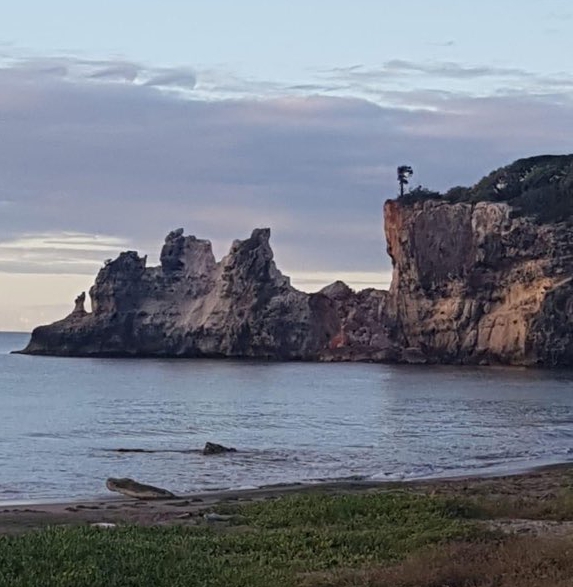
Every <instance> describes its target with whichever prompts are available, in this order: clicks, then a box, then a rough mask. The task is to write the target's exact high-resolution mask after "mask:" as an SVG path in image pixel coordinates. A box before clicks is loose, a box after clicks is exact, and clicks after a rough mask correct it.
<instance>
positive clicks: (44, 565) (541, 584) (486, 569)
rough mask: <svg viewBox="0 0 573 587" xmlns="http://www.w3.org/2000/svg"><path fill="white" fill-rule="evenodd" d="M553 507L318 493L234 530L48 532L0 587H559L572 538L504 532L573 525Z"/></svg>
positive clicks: (216, 526) (226, 510) (233, 514)
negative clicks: (520, 521)
mask: <svg viewBox="0 0 573 587" xmlns="http://www.w3.org/2000/svg"><path fill="white" fill-rule="evenodd" d="M546 501H547V504H548V505H547V506H546V508H545V509H543V508H535V507H534V498H533V496H531V500H530V501H527V500H525V501H520V499H519V497H516V496H513V497H508V496H504V497H495V496H492V494H491V493H487V492H484V493H480V492H479V491H478V492H477V493H475V494H472V495H464V494H463V493H462V494H452V493H451V491H450V490H446V491H441V490H440V487H438V489H437V490H436V491H434V490H432V491H431V492H428V491H411V490H396V489H394V490H385V491H380V490H376V491H375V492H365V493H359V494H356V493H354V494H337V495H331V494H328V493H324V492H321V491H316V492H310V493H306V494H299V495H290V496H284V497H280V498H277V499H270V500H266V501H255V502H249V503H244V504H243V503H240V502H239V503H231V502H229V503H224V504H220V505H219V506H217V507H216V508H215V511H216V512H217V513H218V514H219V519H225V520H227V517H228V516H230V521H227V522H225V523H208V522H207V521H206V520H205V518H204V517H203V515H197V516H196V520H195V522H194V524H193V525H190V524H188V525H156V526H151V527H141V526H133V525H132V526H118V527H116V528H110V529H103V528H98V527H90V526H76V527H73V526H67V527H49V528H46V529H43V530H39V531H34V532H28V533H25V534H23V535H20V536H4V537H0V586H2V587H4V586H6V587H7V586H10V587H77V586H80V585H81V586H85V587H104V586H105V587H135V586H137V587H140V586H146V585H150V586H154V587H162V586H169V587H183V586H185V587H193V586H206V587H207V586H208V587H263V586H265V587H267V586H271V585H272V586H273V587H287V586H289V587H294V586H300V587H350V586H356V587H357V586H370V587H436V586H450V587H453V586H455V587H486V586H487V587H489V586H491V585H496V586H499V587H517V586H518V585H519V587H533V586H534V585H535V587H560V586H562V585H563V586H564V585H569V583H568V582H567V581H568V580H570V577H571V576H573V557H572V556H571V555H572V554H573V542H571V539H570V538H569V539H566V538H563V537H562V536H561V537H559V536H555V535H537V534H535V533H531V532H529V533H525V534H524V533H523V532H522V533H521V534H519V535H515V534H511V533H509V534H508V533H507V532H505V531H502V527H503V526H502V525H500V526H496V524H495V520H496V519H498V518H500V519H502V520H505V519H506V517H507V515H508V514H510V515H511V516H517V517H522V516H524V515H527V516H533V517H534V518H536V519H538V520H543V519H545V518H546V517H547V516H549V517H550V518H551V519H563V518H565V519H573V508H571V503H572V500H571V496H570V495H569V493H568V491H566V490H565V491H561V490H560V491H559V492H558V495H555V496H553V498H552V499H550V500H546ZM521 507H523V508H524V509H520V508H521ZM561 508H563V509H562V511H561V512H560V511H559V510H560V509H561ZM486 520H487V521H486ZM504 523H505V522H504ZM535 523H536V524H538V526H535V524H534V523H533V522H531V524H533V525H532V526H531V525H530V529H531V528H537V529H539V528H542V526H539V524H543V523H546V522H541V521H539V522H535Z"/></svg>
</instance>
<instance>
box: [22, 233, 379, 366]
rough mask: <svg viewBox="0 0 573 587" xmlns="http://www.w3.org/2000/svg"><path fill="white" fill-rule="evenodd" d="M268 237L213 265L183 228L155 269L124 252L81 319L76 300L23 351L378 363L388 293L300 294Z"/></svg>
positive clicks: (100, 279)
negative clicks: (353, 359)
mask: <svg viewBox="0 0 573 587" xmlns="http://www.w3.org/2000/svg"><path fill="white" fill-rule="evenodd" d="M269 237H270V230H269V229H257V230H255V231H253V233H252V235H251V237H250V238H248V239H246V240H243V241H235V242H234V243H233V245H232V246H231V250H230V252H229V254H228V255H227V256H226V257H224V258H223V259H222V260H221V261H220V262H218V263H217V262H216V260H215V257H214V256H213V252H212V250H211V243H210V242H209V241H206V240H200V239H197V238H195V237H194V236H184V235H183V230H181V229H179V230H176V231H173V232H171V233H170V234H169V235H168V236H167V238H166V240H165V244H164V246H163V249H162V251H161V257H160V259H161V265H160V266H158V267H149V268H148V267H146V258H145V257H140V256H139V255H138V254H137V253H136V252H134V251H127V252H125V253H121V254H120V255H119V257H118V258H117V259H115V260H114V261H108V262H107V263H106V264H105V266H104V267H103V268H102V269H101V270H100V272H99V274H98V275H97V278H96V280H95V284H94V286H93V287H92V288H91V289H90V292H89V293H90V298H91V305H92V311H91V312H86V311H85V309H84V299H85V296H84V295H82V296H80V297H79V298H78V299H77V300H76V306H75V308H74V311H73V312H72V313H71V314H70V315H69V316H67V317H66V318H64V319H63V320H61V321H59V322H55V323H54V324H51V325H49V326H40V327H38V328H36V329H35V330H34V332H33V334H32V339H31V341H30V343H29V345H28V346H27V348H26V349H25V350H24V351H23V352H25V353H28V354H44V355H62V356H169V357H241V358H245V357H252V358H268V359H279V360H319V359H321V358H326V359H328V360H339V359H344V358H346V356H347V353H350V354H351V355H352V356H356V357H357V358H361V359H368V358H369V357H370V354H369V353H372V352H374V353H376V354H377V355H376V356H378V355H379V356H380V357H383V355H384V352H385V350H384V346H385V345H387V341H386V339H385V338H384V327H383V326H382V325H381V324H380V323H379V322H378V321H375V322H372V320H371V318H373V317H379V316H381V315H382V313H383V305H384V303H385V296H386V294H385V293H384V292H374V291H373V290H370V291H367V292H360V293H358V294H356V293H354V292H352V290H350V289H348V288H346V290H345V291H344V292H343V294H341V295H339V292H338V293H337V291H338V290H336V288H334V289H333V291H332V292H331V294H329V292H323V293H316V294H307V293H304V292H301V291H298V290H297V289H295V288H294V287H292V286H291V284H290V280H289V279H288V278H287V277H285V276H284V275H283V274H282V273H281V272H280V271H279V270H278V269H277V267H276V265H275V263H274V261H273V252H272V250H271V247H270V245H269ZM333 287H334V286H333ZM334 290H336V291H334ZM362 302H364V304H362ZM346 305H348V308H349V312H348V313H347V312H346V311H345V310H344V308H343V306H346ZM362 305H363V306H364V307H363V308H362ZM369 324H371V325H372V328H373V330H372V331H370V330H369ZM366 347H368V348H369V349H370V351H369V352H368V353H367V352H365V348H366Z"/></svg>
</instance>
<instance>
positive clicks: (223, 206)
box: [0, 60, 573, 272]
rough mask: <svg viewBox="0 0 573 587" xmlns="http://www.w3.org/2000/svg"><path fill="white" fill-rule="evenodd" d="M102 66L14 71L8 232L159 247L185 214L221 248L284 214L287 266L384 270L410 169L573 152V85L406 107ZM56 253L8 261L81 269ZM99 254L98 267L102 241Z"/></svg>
mask: <svg viewBox="0 0 573 587" xmlns="http://www.w3.org/2000/svg"><path fill="white" fill-rule="evenodd" d="M88 65H89V66H88ZM88 65H86V62H79V61H78V62H73V61H71V60H68V61H67V62H63V61H62V62H55V61H52V62H49V61H47V60H44V61H42V62H30V63H15V64H12V65H10V66H7V67H5V68H4V69H0V133H1V136H2V141H0V177H1V178H2V182H1V183H0V203H3V204H1V205H0V240H1V241H13V240H14V239H17V238H19V237H20V236H21V235H22V234H24V233H26V234H34V233H45V232H46V231H49V232H58V233H60V232H69V231H73V232H78V233H85V234H88V235H89V234H111V235H116V236H118V237H122V238H126V239H128V240H129V241H130V242H131V243H132V245H133V246H134V247H136V248H140V249H143V251H144V252H151V253H155V252H156V251H157V250H158V248H159V246H160V244H161V240H162V238H163V236H164V235H165V234H166V233H167V232H168V231H169V230H170V229H172V228H175V227H178V226H184V227H185V229H186V230H187V232H190V233H194V234H197V235H198V236H201V237H206V238H211V239H213V241H214V243H215V245H216V248H217V252H218V253H219V254H222V253H223V252H225V249H226V248H227V247H228V244H229V243H230V242H231V240H232V239H234V238H237V237H244V236H246V235H247V234H248V233H249V231H250V230H251V229H252V228H253V227H255V226H260V225H271V226H272V228H273V229H274V231H273V243H274V246H275V249H276V252H277V257H278V262H279V264H280V265H281V266H282V267H285V268H286V269H290V270H298V271H312V270H319V269H321V270H340V271H375V270H381V269H382V268H388V265H389V263H388V260H387V258H386V257H385V255H384V243H383V237H382V230H381V222H382V218H381V205H382V202H383V200H384V199H386V198H387V197H390V196H392V195H393V194H394V193H395V191H396V185H395V167H396V165H398V164H402V163H409V164H412V165H413V166H414V170H415V173H416V175H415V176H414V183H415V184H416V183H418V182H421V183H424V184H425V185H428V186H429V187H433V188H440V189H445V188H447V187H448V186H450V185H455V184H460V183H472V182H474V181H476V180H477V179H479V177H480V176H481V175H483V174H484V173H486V172H488V171H489V170H490V169H492V168H494V167H498V166H500V165H502V164H505V163H507V162H509V161H511V160H513V159H515V158H517V157H519V156H527V155H532V154H536V153H541V152H569V151H571V150H573V149H572V148H571V140H570V137H571V136H572V135H573V105H572V103H571V99H570V97H569V96H568V95H567V94H555V95H550V96H547V95H545V96H535V95H526V94H522V93H519V94H516V95H513V96H510V95H504V96H491V97H488V98H475V97H470V96H464V95H459V94H446V93H439V92H424V91H420V92H402V93H399V92H394V93H393V94H392V96H391V101H392V102H393V103H394V104H396V105H395V106H394V107H390V106H380V105H377V104H375V103H373V102H369V101H366V100H364V99H356V98H345V97H324V96H316V95H314V96H306V97H305V96H301V95H300V94H297V95H295V96H283V97H277V98H274V99H268V100H261V99H258V98H254V97H253V98H244V99H235V100H219V101H213V100H206V99H199V98H195V99H193V93H188V94H186V97H183V96H182V95H181V94H178V93H173V92H165V91H162V90H161V89H160V86H161V87H170V88H174V87H179V88H182V87H185V88H186V89H187V90H189V89H190V88H192V87H195V86H197V87H199V86H201V83H202V82H201V78H200V76H198V77H197V78H196V76H195V73H194V72H193V71H192V70H191V69H172V70H167V69H164V70H155V72H154V73H153V75H152V74H151V73H149V71H148V70H146V73H145V76H144V75H143V73H141V68H138V66H135V65H133V64H129V63H124V62H117V63H115V64H114V63H110V62H100V63H95V62H89V63H88ZM79 70H81V72H82V74H81V75H76V74H75V73H74V72H76V71H79ZM473 74H474V75H478V74H479V72H475V71H474V72H473ZM135 79H141V80H144V79H145V80H147V81H146V82H145V83H132V82H133V80H135ZM153 80H155V81H153ZM118 81H120V82H121V83H118ZM124 82H127V83H124ZM303 85H304V84H303ZM299 91H301V90H299ZM310 91H312V92H313V93H314V92H315V91H316V89H312V90H310ZM389 97H390V96H389ZM403 106H404V107H403ZM44 253H45V250H44ZM44 253H42V254H41V255H40V257H41V258H38V257H36V258H31V257H30V255H28V257H26V256H25V255H23V254H22V253H21V252H20V257H18V261H15V259H16V257H12V259H11V260H9V261H7V260H6V258H4V265H3V267H4V268H5V269H6V268H8V269H9V270H10V271H13V272H16V271H19V270H20V271H22V272H25V271H35V270H37V269H38V267H39V266H40V265H41V266H42V270H43V271H46V272H50V271H52V272H58V271H62V272H69V266H68V265H66V258H65V257H64V258H62V257H61V254H62V251H61V249H59V250H58V252H57V253H54V255H53V256H52V257H50V255H48V256H46V255H45V254H44ZM84 253H85V257H84V258H85V259H86V261H87V263H88V265H84V266H83V268H84V269H86V267H87V266H90V265H91V263H92V262H93V261H94V260H96V257H95V255H98V254H99V253H97V252H94V251H93V250H92V251H91V252H89V254H88V253H87V252H85V250H84ZM84 253H82V254H84ZM106 256H108V255H102V256H101V257H102V259H101V260H103V258H104V257H106ZM4 257H6V255H4ZM50 259H52V261H50ZM69 260H72V261H74V262H75V261H78V256H77V251H76V252H74V254H73V255H70V256H69V258H68V261H69ZM79 261H81V259H80V260H79ZM6 263H9V265H7V264H6ZM84 269H82V270H84Z"/></svg>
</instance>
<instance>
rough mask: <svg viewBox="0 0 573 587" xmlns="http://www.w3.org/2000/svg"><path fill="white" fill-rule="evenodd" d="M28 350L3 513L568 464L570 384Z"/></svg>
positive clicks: (7, 427) (14, 368)
mask: <svg viewBox="0 0 573 587" xmlns="http://www.w3.org/2000/svg"><path fill="white" fill-rule="evenodd" d="M28 337H29V335H26V334H14V333H0V503H7V502H11V503H13V502H27V501H38V500H39V501H42V500H72V499H86V498H100V497H103V496H106V495H108V492H107V490H106V488H105V480H106V479H107V478H108V477H132V478H134V479H136V480H138V481H141V482H144V483H151V484H153V485H158V486H160V487H165V488H167V489H170V490H171V491H173V492H175V493H191V492H195V491H205V490H215V489H223V488H241V487H255V486H262V485H271V484H276V483H291V482H314V481H321V480H327V479H344V478H351V477H359V478H367V479H370V478H372V479H379V480H386V479H387V480H397V479H413V478H427V477H444V476H454V475H464V474H498V473H505V472H516V471H519V470H524V469H527V468H530V467H533V466H537V465H543V464H550V463H559V462H567V461H569V460H573V371H567V370H559V371H533V370H526V369H518V368H486V367H483V368H470V367H429V366H393V365H379V364H359V363H355V364H318V363H272V362H252V361H231V360H164V359H161V360H153V359H62V358H52V357H28V356H22V355H11V354H9V352H10V351H11V350H15V349H21V348H23V347H24V346H25V345H26V342H27V340H28ZM207 441H211V442H217V443H221V444H225V445H228V446H232V447H235V448H236V449H237V452H236V453H232V454H225V455H220V456H210V457H206V456H203V455H202V454H201V449H202V447H203V445H204V444H205V442H207ZM118 449H143V450H147V451H151V452H116V451H118Z"/></svg>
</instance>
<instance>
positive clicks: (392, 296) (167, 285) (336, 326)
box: [23, 155, 573, 367]
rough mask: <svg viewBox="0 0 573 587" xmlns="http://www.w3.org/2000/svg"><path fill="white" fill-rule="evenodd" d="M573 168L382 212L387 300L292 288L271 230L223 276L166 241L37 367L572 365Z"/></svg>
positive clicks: (238, 250) (38, 339) (60, 325)
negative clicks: (194, 362) (84, 362)
mask: <svg viewBox="0 0 573 587" xmlns="http://www.w3.org/2000/svg"><path fill="white" fill-rule="evenodd" d="M572 219H573V155H567V156H541V157H532V158H529V159H521V160H519V161H516V162H515V163H513V164H512V165H509V166H507V167H504V168H501V169H498V170H496V171H494V172H493V173H491V174H490V175H488V176H487V177H485V178H484V179H482V180H481V181H480V182H478V183H477V184H476V185H475V186H473V187H471V188H462V187H456V188H453V189H451V190H450V191H449V192H447V193H446V194H440V193H437V192H431V191H429V190H425V189H423V188H416V189H414V190H412V191H411V192H410V193H408V194H406V195H404V196H403V197H401V198H397V199H394V200H388V201H387V202H386V203H385V205H384V228H385V233H386V241H387V250H388V253H389V255H390V257H391V259H392V264H393V278H392V284H391V287H390V290H389V291H379V290H374V289H367V290H363V291H360V292H354V291H353V290H351V289H350V288H349V287H347V286H346V285H345V284H343V283H341V282H336V283H334V284H332V285H330V286H328V287H326V288H324V289H323V290H321V291H320V292H317V293H312V294H308V293H304V292H301V291H299V290H297V289H295V288H294V287H293V286H292V285H291V284H290V281H289V279H288V278H287V277H285V276H284V275H283V274H282V273H281V272H280V271H279V270H278V269H277V267H276V265H275V263H274V261H273V253H272V250H271V247H270V245H269V238H270V230H269V229H257V230H255V231H254V232H253V233H252V235H251V237H250V238H248V239H246V240H243V241H235V242H234V243H233V245H232V246H231V250H230V252H229V254H228V255H227V256H226V257H224V258H223V259H222V260H221V261H219V262H217V261H216V260H215V257H214V255H213V252H212V249H211V244H210V243H209V241H206V240H200V239H197V238H195V237H193V236H184V234H183V231H182V230H176V231H174V232H172V233H170V234H169V235H168V236H167V238H166V240H165V244H164V246H163V249H162V251H161V257H160V260H161V264H160V265H159V266H157V267H147V266H146V258H145V257H140V256H139V255H138V254H137V253H136V252H134V251H128V252H125V253H121V254H120V256H119V257H118V258H117V259H115V260H113V261H109V262H107V263H106V264H105V266H104V267H103V268H102V269H101V270H100V272H99V274H98V276H97V278H96V280H95V284H94V286H93V287H92V288H91V289H90V292H89V295H90V298H91V312H87V311H86V310H85V307H84V305H85V295H84V294H82V295H80V296H79V297H78V298H77V299H76V304H75V308H74V310H73V311H72V312H71V314H70V315H68V316H67V317H66V318H64V319H63V320H60V321H58V322H55V323H54V324H51V325H48V326H40V327H38V328H36V329H35V330H34V332H33V333H32V338H31V341H30V343H29V345H28V346H27V347H26V349H24V351H23V352H24V353H27V354H42V355H61V356H141V357H145V356H163V357H237V358H265V359H276V360H322V361H335V360H362V361H364V360H368V361H391V362H409V363H451V364H511V365H528V366H546V367H550V366H558V365H563V366H566V365H572V364H573V286H572V284H571V277H572V276H573V229H572V225H573V223H572Z"/></svg>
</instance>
